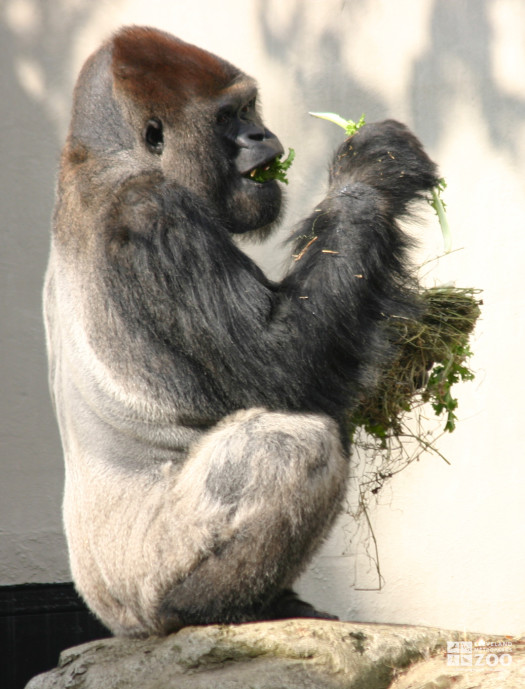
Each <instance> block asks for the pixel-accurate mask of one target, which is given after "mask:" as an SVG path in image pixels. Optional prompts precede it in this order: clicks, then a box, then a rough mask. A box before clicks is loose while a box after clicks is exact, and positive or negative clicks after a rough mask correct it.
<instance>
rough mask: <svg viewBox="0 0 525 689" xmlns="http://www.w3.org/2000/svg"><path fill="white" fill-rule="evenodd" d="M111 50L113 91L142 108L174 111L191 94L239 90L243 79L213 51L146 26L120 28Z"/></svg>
mask: <svg viewBox="0 0 525 689" xmlns="http://www.w3.org/2000/svg"><path fill="white" fill-rule="evenodd" d="M112 48H113V58H112V71H113V77H114V79H115V83H116V86H117V88H120V89H122V90H123V91H125V92H127V93H128V94H129V95H131V96H132V97H133V99H134V100H135V101H138V102H142V103H144V104H146V103H151V102H156V103H160V104H163V105H166V106H169V107H173V106H174V105H175V104H180V103H181V101H185V100H187V99H189V98H192V97H195V96H206V97H213V96H216V95H218V94H219V93H222V92H224V91H225V90H230V89H233V90H235V89H237V88H239V84H240V80H241V79H243V78H244V75H243V74H242V72H241V71H240V70H238V69H237V68H236V67H234V66H233V65H231V64H230V63H228V62H226V61H225V60H222V59H221V58H219V57H217V56H215V55H213V54H212V53H209V52H207V51H206V50H202V49H201V48H198V47H197V46H194V45H191V44H189V43H185V42H184V41H182V40H180V39H178V38H176V37H174V36H171V35H170V34H166V33H164V32H162V31H159V30H157V29H152V28H149V27H125V28H123V29H121V30H120V31H119V32H118V33H117V34H116V35H115V36H114V38H113V44H112ZM174 101H176V103H175V102H174Z"/></svg>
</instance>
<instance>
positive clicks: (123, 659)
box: [26, 620, 525, 689]
mask: <svg viewBox="0 0 525 689" xmlns="http://www.w3.org/2000/svg"><path fill="white" fill-rule="evenodd" d="M466 638H471V640H474V639H475V638H476V637H475V636H471V637H468V636H465V635H464V634H462V633H461V634H460V633H459V632H451V631H446V630H439V629H432V628H427V627H407V626H402V625H375V624H374V625H370V624H356V623H347V622H332V621H324V620H284V621H279V622H264V623H254V624H243V625H231V626H209V627H188V628H186V629H183V630H181V631H180V632H178V633H177V634H172V635H171V636H168V637H165V638H149V639H144V640H134V639H131V640H130V639H117V638H112V639H104V640H102V641H93V642H91V643H88V644H84V645H82V646H77V647H75V648H71V649H68V650H67V651H64V652H63V653H62V655H61V657H60V663H59V666H58V667H57V668H56V669H55V670H52V671H51V672H48V673H46V674H43V675H39V676H38V677H35V678H33V679H32V680H31V681H30V682H29V684H28V685H27V687H26V689H66V688H67V689H139V688H140V689H210V688H212V687H213V689H234V688H235V689H277V688H279V689H283V688H286V689H295V688H297V689H299V688H300V689H309V688H311V687H312V688H313V687H317V688H325V687H326V688H327V689H342V688H343V687H344V688H348V689H350V688H351V689H387V688H388V687H392V689H394V687H395V689H451V688H452V687H453V688H454V689H466V688H467V687H476V689H478V687H480V688H483V689H493V688H494V687H498V689H503V687H504V688H505V689H520V688H521V689H523V687H525V674H523V672H524V668H525V664H524V660H525V658H524V657H523V652H522V651H521V652H520V650H519V648H518V646H519V644H518V646H516V643H515V644H514V650H513V657H512V664H511V665H509V666H506V667H505V668H502V667H498V668H494V667H489V666H487V665H485V666H484V667H483V668H467V669H464V668H457V667H456V668H454V667H452V668H451V667H449V666H447V664H446V659H445V653H446V643H447V641H453V640H460V639H461V640H464V639H466ZM489 638H490V637H487V639H489ZM480 670H483V674H482V673H481V672H480ZM520 672H521V674H520ZM512 673H514V674H512ZM520 677H521V683H520V682H519V679H520ZM412 678H414V679H412ZM469 678H470V679H472V680H475V681H470V679H469ZM393 682H394V684H392V683H393Z"/></svg>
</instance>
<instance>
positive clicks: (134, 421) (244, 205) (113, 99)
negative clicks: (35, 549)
mask: <svg viewBox="0 0 525 689" xmlns="http://www.w3.org/2000/svg"><path fill="white" fill-rule="evenodd" d="M282 152H283V148H282V146H281V144H280V142H279V140H278V139H277V138H276V136H275V135H274V134H272V133H271V132H270V131H269V130H268V129H267V128H266V127H265V125H264V123H263V120H262V117H261V114H260V109H259V106H258V103H257V86H256V84H255V82H254V81H253V80H252V79H251V78H249V77H248V76H246V75H244V74H243V73H242V72H241V71H240V70H239V69H237V68H236V67H234V66H232V65H231V64H229V63H227V62H226V61H224V60H222V59H220V58H218V57H215V56H214V55H212V54H210V53H208V52H206V51H205V50H202V49H200V48H197V47H195V46H193V45H189V44H187V43H185V42H183V41H181V40H179V39H177V38H174V37H173V36H171V35H168V34H166V33H163V32H161V31H158V30H155V29H152V28H147V27H127V28H123V29H121V30H120V31H118V32H117V33H116V34H115V35H114V36H113V37H112V38H111V40H109V41H108V42H106V43H105V44H104V45H103V46H102V47H101V48H100V49H99V50H98V51H96V52H95V53H94V54H93V55H92V56H91V57H90V58H89V59H88V60H87V62H86V64H85V65H84V67H83V69H82V71H81V74H80V77H79V79H78V82H77V85H76V87H75V93H74V103H73V109H72V120H71V126H70V130H69V133H68V137H67V140H66V143H65V146H64V149H63V152H62V157H61V166H60V174H59V180H58V189H57V201H56V206H55V211H54V219H53V235H52V245H51V253H50V260H49V266H48V270H47V274H46V284H45V294H44V302H45V305H44V310H45V320H46V332H47V348H48V356H49V370H50V386H51V394H52V398H53V400H54V405H55V409H56V415H57V418H58V424H59V428H60V433H61V438H62V444H63V450H64V457H65V472H66V473H65V492H64V505H63V510H64V524H65V530H66V535H67V540H68V547H69V554H70V562H71V569H72V574H73V578H74V581H75V585H76V587H77V588H78V591H79V592H80V594H81V595H82V596H83V597H84V599H85V600H86V602H87V604H88V605H89V606H90V608H91V609H92V610H93V611H94V612H95V614H96V615H97V616H98V617H99V618H100V620H102V622H103V623H104V624H105V625H106V626H107V627H108V628H109V629H110V630H111V631H112V632H113V633H114V634H117V635H125V636H146V635H150V634H157V635H162V634H167V633H170V632H172V631H175V630H177V629H180V628H181V627H183V626H185V625H193V624H211V623H239V622H246V621H252V620H269V619H278V618H287V617H328V618H329V617H331V616H330V615H328V614H326V613H321V612H318V611H317V610H315V609H314V608H313V607H312V606H311V605H309V604H308V603H306V602H304V601H301V600H300V599H299V598H298V597H297V596H296V595H295V594H294V592H293V590H292V586H293V583H294V580H295V579H296V578H297V577H298V575H299V574H300V573H301V572H302V571H303V570H304V568H305V567H306V565H307V564H308V562H309V560H310V559H311V557H312V555H313V554H314V553H315V551H316V549H317V548H318V546H319V545H320V543H321V542H322V540H323V539H324V538H325V537H326V535H327V533H328V531H329V529H330V527H331V526H332V524H333V522H334V519H335V517H336V516H337V515H338V513H339V512H340V509H341V503H342V499H343V496H344V494H345V487H346V483H347V475H348V468H349V453H350V447H349V440H348V437H347V436H346V432H345V430H344V429H345V424H344V422H343V420H344V418H345V414H346V413H347V411H348V410H351V409H352V408H353V407H354V406H355V405H356V404H357V402H358V400H359V398H360V396H361V395H362V394H364V393H366V392H367V390H370V388H371V386H373V385H374V381H375V379H376V378H377V374H378V371H380V370H381V367H382V366H384V365H385V363H386V362H388V360H389V358H390V357H391V356H392V353H393V351H394V349H393V344H392V342H391V341H390V338H389V334H388V327H387V325H388V320H389V318H391V317H393V316H398V317H411V316H413V315H414V314H416V313H417V312H418V308H419V307H418V304H417V301H416V300H415V298H414V296H413V290H411V289H410V274H411V269H410V265H409V259H408V255H407V254H408V250H409V248H410V240H409V238H408V237H407V236H406V235H405V234H404V232H403V231H402V230H401V228H400V226H399V222H398V221H399V219H400V218H402V217H403V216H405V215H407V214H408V213H409V211H410V206H411V205H412V202H413V201H414V200H417V199H418V198H421V197H423V196H424V195H425V194H426V193H428V190H430V189H431V188H432V187H433V186H434V185H435V184H436V182H437V170H436V167H435V165H434V164H433V163H432V162H431V160H430V159H429V158H428V156H427V155H426V153H425V152H424V151H423V148H422V146H421V144H420V143H419V141H418V140H417V139H416V138H415V136H414V135H413V134H412V133H410V132H409V131H408V129H407V128H406V127H405V126H404V125H402V124H400V123H398V122H395V121H392V120H388V121H385V122H381V123H376V124H369V125H365V126H364V127H363V128H362V129H360V130H359V131H358V132H357V133H356V134H355V135H354V136H352V137H350V138H348V139H347V140H346V141H344V143H342V144H341V146H340V147H339V149H338V150H337V151H336V152H335V155H334V157H333V160H332V162H331V164H330V167H329V179H328V191H327V194H326V197H325V198H324V200H322V201H321V202H320V203H319V204H318V205H317V206H316V207H315V208H314V209H313V211H312V212H311V214H310V215H309V216H308V217H307V218H306V219H305V220H304V221H303V222H301V223H300V225H299V226H298V227H297V228H296V229H295V230H294V232H293V236H292V238H291V239H290V242H289V243H288V245H287V246H288V248H289V251H290V254H291V256H294V257H295V260H291V259H290V268H289V271H288V273H287V274H286V276H285V277H284V278H283V279H282V281H280V282H275V281H271V280H270V279H268V278H267V277H266V276H265V275H264V274H263V272H262V271H261V270H260V269H259V268H258V267H257V266H256V265H255V264H254V262H253V261H252V260H251V259H250V258H249V257H248V256H247V255H246V254H245V253H244V252H243V251H242V250H241V249H240V248H239V246H238V243H236V241H234V236H236V235H240V234H244V233H252V234H255V235H260V234H263V235H264V234H267V233H268V232H269V231H270V230H271V229H272V227H274V226H275V224H276V221H277V220H278V218H279V214H280V209H281V202H282V198H281V188H280V182H278V181H276V180H275V179H270V180H269V181H266V182H260V181H256V177H257V175H256V174H255V173H254V171H255V172H257V171H259V170H264V169H266V168H267V167H268V165H269V164H270V163H271V162H272V161H274V160H275V159H276V158H278V157H279V156H280V155H281V154H282Z"/></svg>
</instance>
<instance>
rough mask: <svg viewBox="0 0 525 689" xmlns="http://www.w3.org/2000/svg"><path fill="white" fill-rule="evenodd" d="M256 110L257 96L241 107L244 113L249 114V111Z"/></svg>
mask: <svg viewBox="0 0 525 689" xmlns="http://www.w3.org/2000/svg"><path fill="white" fill-rule="evenodd" d="M253 110H255V98H252V99H251V101H249V102H248V103H246V104H245V105H243V107H242V108H241V112H242V114H243V115H247V114H248V113H249V112H252V111H253Z"/></svg>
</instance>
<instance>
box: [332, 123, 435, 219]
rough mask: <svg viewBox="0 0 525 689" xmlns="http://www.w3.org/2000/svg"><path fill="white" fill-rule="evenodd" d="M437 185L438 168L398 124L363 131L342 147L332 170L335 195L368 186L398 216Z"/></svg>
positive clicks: (367, 128)
mask: <svg viewBox="0 0 525 689" xmlns="http://www.w3.org/2000/svg"><path fill="white" fill-rule="evenodd" d="M437 182H438V179H437V174H436V167H435V165H434V163H433V162H432V161H431V160H430V158H429V157H428V155H427V154H426V153H425V151H424V150H423V147H422V145H421V143H420V142H419V140H418V139H417V138H416V137H415V136H414V135H413V134H412V132H410V130H409V129H407V127H405V125H403V124H401V123H400V122H396V121H395V120H385V121H384V122H377V123H373V124H367V125H364V126H363V127H361V128H360V129H359V130H358V131H357V132H356V133H355V134H354V135H353V136H351V137H349V138H348V139H346V140H345V141H344V142H343V143H342V144H341V146H340V147H339V148H338V150H337V151H336V153H335V156H334V159H333V162H332V166H331V168H330V186H331V189H332V190H333V191H336V190H339V189H341V188H342V187H345V186H346V185H349V184H355V183H362V184H367V185H369V186H371V187H373V188H375V189H377V190H378V191H379V192H381V195H382V197H383V198H384V199H385V200H387V201H388V210H389V211H390V212H391V213H393V214H394V215H399V214H402V213H404V212H405V210H406V206H407V204H408V203H409V202H410V201H412V200H413V199H414V198H417V197H418V196H419V195H420V194H421V192H424V191H429V190H430V189H432V187H434V186H435V185H436V184H437Z"/></svg>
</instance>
